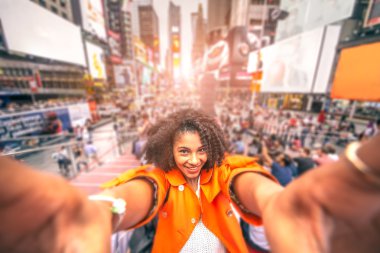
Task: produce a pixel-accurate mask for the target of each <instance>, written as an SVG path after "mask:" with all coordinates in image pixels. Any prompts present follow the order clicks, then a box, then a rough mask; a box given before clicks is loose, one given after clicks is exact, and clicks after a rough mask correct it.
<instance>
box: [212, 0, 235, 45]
mask: <svg viewBox="0 0 380 253" xmlns="http://www.w3.org/2000/svg"><path fill="white" fill-rule="evenodd" d="M235 1H236V0H235ZM232 2H233V0H208V1H207V39H206V40H207V42H208V45H213V44H215V43H216V42H218V41H219V40H220V39H224V38H225V36H226V35H227V33H228V29H229V24H230V16H231V8H232Z"/></svg>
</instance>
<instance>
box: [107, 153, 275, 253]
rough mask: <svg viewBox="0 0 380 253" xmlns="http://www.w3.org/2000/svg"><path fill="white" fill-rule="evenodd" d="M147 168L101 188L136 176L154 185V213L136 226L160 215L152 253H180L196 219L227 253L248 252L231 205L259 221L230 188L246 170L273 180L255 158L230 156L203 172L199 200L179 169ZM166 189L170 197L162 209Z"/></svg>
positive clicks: (255, 221)
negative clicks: (236, 201) (144, 178)
mask: <svg viewBox="0 0 380 253" xmlns="http://www.w3.org/2000/svg"><path fill="white" fill-rule="evenodd" d="M148 168H149V166H143V167H140V168H137V169H135V170H130V171H127V172H126V173H124V174H122V175H121V176H119V177H118V178H116V179H114V180H112V181H110V182H108V183H106V184H104V185H103V187H110V186H115V185H119V184H122V183H124V182H126V181H129V180H131V179H132V178H136V177H148V178H150V179H151V180H153V181H154V182H155V183H156V185H157V196H156V201H157V202H156V206H155V208H154V211H153V212H152V213H151V215H150V216H149V217H148V218H147V219H145V220H143V221H142V222H140V223H139V224H137V225H136V226H135V227H139V226H142V225H144V224H146V223H147V222H149V221H150V220H151V219H152V218H153V217H154V216H155V215H156V214H158V215H159V216H158V217H159V219H158V224H157V231H156V234H155V238H154V244H153V250H152V251H153V252H179V251H180V250H181V249H182V247H183V246H184V245H185V243H186V241H187V240H188V239H189V237H190V235H191V233H192V232H193V229H194V227H195V225H196V224H197V223H198V221H199V219H202V222H203V223H204V225H205V226H206V227H207V228H208V229H209V230H210V231H211V232H213V233H214V234H215V235H216V236H217V237H218V238H219V239H220V240H221V242H222V243H223V245H224V246H225V247H226V249H227V251H228V252H248V249H247V246H246V243H245V241H244V238H243V235H242V232H241V229H240V225H239V222H238V220H237V219H236V217H235V215H234V213H233V211H232V208H231V205H230V203H231V202H232V204H233V205H234V207H235V209H236V210H237V211H238V212H239V215H240V216H241V217H242V218H243V219H244V220H245V221H247V222H248V223H251V224H256V225H259V224H261V219H260V218H259V217H257V216H255V215H253V214H248V213H246V212H244V211H242V210H241V209H240V208H239V206H238V205H237V203H235V202H234V201H231V191H230V185H231V182H232V180H233V179H234V177H235V176H236V175H238V174H240V173H243V172H247V171H252V172H258V173H262V174H264V175H266V176H268V177H270V178H272V179H273V177H272V176H271V175H270V174H269V173H268V172H267V171H265V170H264V169H263V168H262V167H261V166H260V165H258V164H257V163H256V162H255V159H254V158H250V157H244V156H231V157H228V158H227V159H226V160H225V161H224V163H223V164H222V166H220V167H214V168H213V169H210V170H209V171H206V170H202V172H201V177H200V188H201V191H200V192H201V194H200V201H199V200H198V198H197V196H196V194H195V193H194V191H193V190H192V189H191V188H190V187H189V186H188V184H187V183H186V180H185V178H184V177H183V175H182V173H181V172H180V171H179V170H177V169H173V170H171V171H169V172H167V173H165V172H164V171H163V170H161V169H158V168H155V169H151V170H150V169H148ZM273 180H275V179H273ZM169 187H170V191H169V197H168V199H167V202H166V203H165V204H164V205H163V206H162V203H163V201H164V199H165V196H166V193H167V191H168V188H169ZM157 207H159V208H157Z"/></svg>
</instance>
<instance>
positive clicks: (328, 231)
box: [0, 110, 380, 253]
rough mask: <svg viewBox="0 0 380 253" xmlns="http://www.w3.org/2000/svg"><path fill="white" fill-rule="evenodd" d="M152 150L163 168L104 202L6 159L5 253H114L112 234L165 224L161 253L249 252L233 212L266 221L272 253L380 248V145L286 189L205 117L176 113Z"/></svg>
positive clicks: (122, 182)
mask: <svg viewBox="0 0 380 253" xmlns="http://www.w3.org/2000/svg"><path fill="white" fill-rule="evenodd" d="M147 143H148V144H147V147H146V157H147V159H148V161H149V162H151V163H152V164H153V165H152V166H145V167H140V168H138V169H136V170H131V171H128V172H126V173H125V174H123V175H121V176H120V177H118V178H117V179H115V180H113V181H111V182H109V183H107V184H106V186H107V187H112V188H110V189H108V190H106V191H104V192H102V193H101V194H100V195H97V196H92V197H91V199H92V200H96V201H90V200H88V199H87V198H86V197H85V196H83V195H82V194H81V193H79V192H78V191H77V190H76V189H74V188H73V187H71V186H70V185H69V184H67V183H66V182H64V181H63V180H61V179H59V178H54V177H52V176H50V175H45V174H41V173H38V172H35V171H32V170H30V169H27V168H25V167H24V166H23V165H21V164H19V163H16V162H13V161H11V160H7V159H1V160H0V162H1V164H2V167H4V168H5V169H2V170H0V192H2V194H1V195H0V206H1V208H0V224H2V225H1V226H0V234H1V235H2V236H1V237H0V252H23V253H25V252H42V253H44V252H93V253H104V252H109V241H110V234H111V231H112V230H113V231H115V230H124V229H128V228H133V227H138V226H141V225H143V224H146V223H147V222H149V220H151V219H152V218H153V217H154V216H156V215H158V217H159V220H158V225H157V231H156V235H155V239H154V245H153V252H247V248H246V245H245V242H244V240H243V237H242V234H241V232H240V228H239V224H238V222H237V220H236V218H235V216H234V214H233V211H232V210H231V206H230V204H231V203H232V204H233V205H234V206H235V208H236V210H237V211H238V212H239V215H240V216H241V218H242V219H244V220H245V221H246V222H248V223H250V224H260V223H261V219H260V217H262V219H263V222H264V225H265V229H266V232H267V235H268V239H269V242H270V246H271V250H272V252H295V253H301V252H311V253H317V252H345V253H346V252H377V251H378V249H379V248H380V243H379V240H378V238H379V236H380V229H379V227H380V226H379V224H380V182H378V181H380V159H379V156H378V155H376V150H378V148H379V146H380V136H376V137H375V138H373V139H372V140H369V141H367V142H365V143H364V144H363V145H362V146H361V147H358V146H357V145H356V146H351V147H350V148H349V150H348V151H347V153H346V156H345V157H342V158H341V159H340V160H339V161H338V162H335V163H332V164H328V165H326V166H324V167H321V168H318V169H316V170H312V171H310V172H309V173H307V174H305V175H304V176H302V177H301V178H300V179H297V180H295V181H293V182H292V183H290V184H289V185H288V186H287V188H286V189H284V190H283V189H282V188H281V187H280V186H279V185H278V184H277V183H276V182H274V179H273V178H272V176H271V175H269V174H268V173H267V172H265V171H264V170H263V169H262V168H261V167H260V166H259V165H257V164H256V163H255V160H254V159H252V158H247V157H242V156H240V157H228V156H225V150H226V144H225V142H224V139H223V135H222V131H221V129H220V128H219V126H218V125H217V124H216V122H215V121H214V120H213V119H212V118H210V117H208V116H207V115H205V114H203V113H200V112H197V111H194V110H183V111H180V112H178V113H174V114H172V115H171V116H169V117H168V118H167V119H164V120H162V121H160V122H158V123H157V124H156V125H155V126H153V127H152V128H151V129H150V132H149V135H148V142H147ZM358 161H360V162H358ZM363 164H364V165H363ZM363 166H367V167H368V168H367V170H364V172H361V171H359V170H358V169H363V168H364V167H363ZM369 168H371V169H369ZM25 178H27V180H25ZM53 189H54V190H53ZM165 198H167V200H165ZM125 202H126V210H124V209H125ZM358 207H360V208H358ZM110 209H111V211H110Z"/></svg>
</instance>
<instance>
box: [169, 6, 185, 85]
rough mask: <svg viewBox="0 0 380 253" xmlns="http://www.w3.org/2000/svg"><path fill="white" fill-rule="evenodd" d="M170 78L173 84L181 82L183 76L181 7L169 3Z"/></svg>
mask: <svg viewBox="0 0 380 253" xmlns="http://www.w3.org/2000/svg"><path fill="white" fill-rule="evenodd" d="M168 17H169V22H168V29H169V31H168V34H169V38H168V41H169V45H168V46H169V61H168V62H169V66H168V71H169V76H171V77H172V78H173V80H172V83H173V82H176V81H178V80H179V78H180V76H181V48H182V44H181V7H180V6H179V5H175V4H174V3H173V2H172V1H170V2H169V15H168Z"/></svg>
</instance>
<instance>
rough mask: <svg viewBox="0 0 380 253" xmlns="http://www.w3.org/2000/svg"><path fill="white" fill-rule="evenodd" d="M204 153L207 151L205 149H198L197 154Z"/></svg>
mask: <svg viewBox="0 0 380 253" xmlns="http://www.w3.org/2000/svg"><path fill="white" fill-rule="evenodd" d="M206 151H207V149H206V148H201V149H199V152H201V153H205V152H206Z"/></svg>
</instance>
